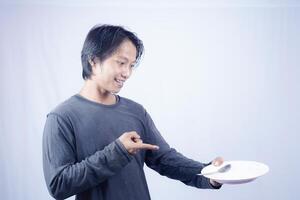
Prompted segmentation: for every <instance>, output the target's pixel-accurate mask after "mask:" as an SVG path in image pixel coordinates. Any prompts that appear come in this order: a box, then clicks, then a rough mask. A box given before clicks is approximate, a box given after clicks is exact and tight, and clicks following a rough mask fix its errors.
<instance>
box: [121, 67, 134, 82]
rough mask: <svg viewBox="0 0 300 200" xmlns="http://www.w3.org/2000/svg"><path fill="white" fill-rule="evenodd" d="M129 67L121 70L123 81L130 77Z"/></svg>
mask: <svg viewBox="0 0 300 200" xmlns="http://www.w3.org/2000/svg"><path fill="white" fill-rule="evenodd" d="M131 70H132V69H131V66H128V67H124V68H123V70H122V74H121V75H122V77H123V78H125V79H128V78H129V77H130V75H131Z"/></svg>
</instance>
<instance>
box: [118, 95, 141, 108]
mask: <svg viewBox="0 0 300 200" xmlns="http://www.w3.org/2000/svg"><path fill="white" fill-rule="evenodd" d="M120 101H121V103H122V104H123V105H125V106H128V107H129V108H134V109H137V110H145V109H144V107H143V106H142V105H141V104H140V103H137V102H136V101H134V100H131V99H128V98H125V97H120Z"/></svg>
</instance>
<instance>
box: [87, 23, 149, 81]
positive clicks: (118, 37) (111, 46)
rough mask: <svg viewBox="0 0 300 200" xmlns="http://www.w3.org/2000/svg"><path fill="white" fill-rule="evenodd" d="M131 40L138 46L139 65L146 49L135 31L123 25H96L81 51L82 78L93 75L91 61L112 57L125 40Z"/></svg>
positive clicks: (101, 60) (137, 60) (137, 57)
mask: <svg viewBox="0 0 300 200" xmlns="http://www.w3.org/2000/svg"><path fill="white" fill-rule="evenodd" d="M126 39H128V40H130V41H131V42H132V43H133V44H134V46H135V47H136V51H137V54H136V65H138V63H139V61H140V59H141V56H142V54H143V51H144V45H143V42H142V41H141V40H140V39H139V38H138V37H137V36H136V34H135V33H133V32H131V31H128V30H126V29H125V28H124V27H122V26H114V25H107V24H105V25H96V26H94V27H93V28H92V29H91V30H90V31H89V33H88V34H87V36H86V39H85V41H84V44H83V48H82V51H81V63H82V78H83V79H85V80H86V79H89V78H90V77H91V75H92V66H91V65H90V63H89V61H94V59H95V58H98V59H99V60H100V62H103V61H104V60H105V59H107V58H108V57H110V56H111V55H112V54H113V53H115V51H116V50H117V49H118V47H119V46H120V45H121V43H122V42H123V41H124V40H126Z"/></svg>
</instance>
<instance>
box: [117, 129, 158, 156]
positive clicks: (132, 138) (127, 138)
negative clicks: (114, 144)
mask: <svg viewBox="0 0 300 200" xmlns="http://www.w3.org/2000/svg"><path fill="white" fill-rule="evenodd" d="M119 140H120V141H121V143H122V144H123V145H124V147H125V148H126V149H127V151H128V152H129V153H130V154H135V153H136V152H137V151H138V150H140V149H146V150H157V149H159V147H158V146H157V145H152V144H145V143H143V141H142V140H141V137H140V136H139V134H137V132H135V131H130V132H125V133H123V134H122V135H121V136H120V137H119Z"/></svg>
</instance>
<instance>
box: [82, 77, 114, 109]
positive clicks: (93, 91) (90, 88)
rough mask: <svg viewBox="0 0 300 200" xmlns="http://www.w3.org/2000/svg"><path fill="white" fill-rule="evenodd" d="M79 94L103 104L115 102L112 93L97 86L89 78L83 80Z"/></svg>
mask: <svg viewBox="0 0 300 200" xmlns="http://www.w3.org/2000/svg"><path fill="white" fill-rule="evenodd" d="M79 94H80V95H81V96H83V97H84V98H86V99H88V100H91V101H94V102H97V103H101V104H105V105H112V104H115V103H116V97H115V95H114V94H112V93H111V92H109V91H107V90H105V89H103V88H100V87H98V86H97V85H96V84H94V83H93V82H92V81H91V80H86V81H85V83H84V85H83V87H82V88H81V90H80V92H79Z"/></svg>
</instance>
